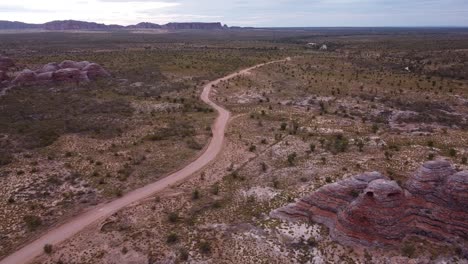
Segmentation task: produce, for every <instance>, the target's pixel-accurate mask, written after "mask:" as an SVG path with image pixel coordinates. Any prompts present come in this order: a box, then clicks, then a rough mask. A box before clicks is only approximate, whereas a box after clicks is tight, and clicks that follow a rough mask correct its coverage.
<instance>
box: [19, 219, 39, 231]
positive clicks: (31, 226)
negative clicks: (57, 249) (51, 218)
mask: <svg viewBox="0 0 468 264" xmlns="http://www.w3.org/2000/svg"><path fill="white" fill-rule="evenodd" d="M23 221H24V222H25V223H26V226H27V227H28V230H29V231H34V230H36V229H37V228H38V227H39V226H41V225H42V219H41V218H40V217H39V216H36V215H26V216H24V217H23Z"/></svg>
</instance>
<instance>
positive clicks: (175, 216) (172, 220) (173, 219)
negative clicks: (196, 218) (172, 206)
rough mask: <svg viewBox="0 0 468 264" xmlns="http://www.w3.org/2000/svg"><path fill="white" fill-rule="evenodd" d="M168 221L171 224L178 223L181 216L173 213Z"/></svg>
mask: <svg viewBox="0 0 468 264" xmlns="http://www.w3.org/2000/svg"><path fill="white" fill-rule="evenodd" d="M168 220H169V222H171V223H176V222H177V221H179V215H178V214H177V213H175V212H172V213H170V214H169V216H168Z"/></svg>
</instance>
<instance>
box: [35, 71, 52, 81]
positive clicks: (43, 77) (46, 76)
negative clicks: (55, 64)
mask: <svg viewBox="0 0 468 264" xmlns="http://www.w3.org/2000/svg"><path fill="white" fill-rule="evenodd" d="M53 76H54V72H43V73H39V74H37V76H36V79H37V81H39V82H51V81H53V78H54V77H53Z"/></svg>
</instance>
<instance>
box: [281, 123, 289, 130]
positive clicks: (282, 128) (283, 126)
mask: <svg viewBox="0 0 468 264" xmlns="http://www.w3.org/2000/svg"><path fill="white" fill-rule="evenodd" d="M286 127H288V124H286V123H281V126H280V130H286Z"/></svg>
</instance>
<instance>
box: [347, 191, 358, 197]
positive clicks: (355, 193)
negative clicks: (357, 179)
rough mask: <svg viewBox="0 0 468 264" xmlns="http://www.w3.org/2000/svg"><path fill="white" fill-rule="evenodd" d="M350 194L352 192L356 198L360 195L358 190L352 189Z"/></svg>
mask: <svg viewBox="0 0 468 264" xmlns="http://www.w3.org/2000/svg"><path fill="white" fill-rule="evenodd" d="M349 194H350V195H351V196H353V197H354V198H356V197H358V196H359V192H358V191H357V190H351V191H350V192H349Z"/></svg>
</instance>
